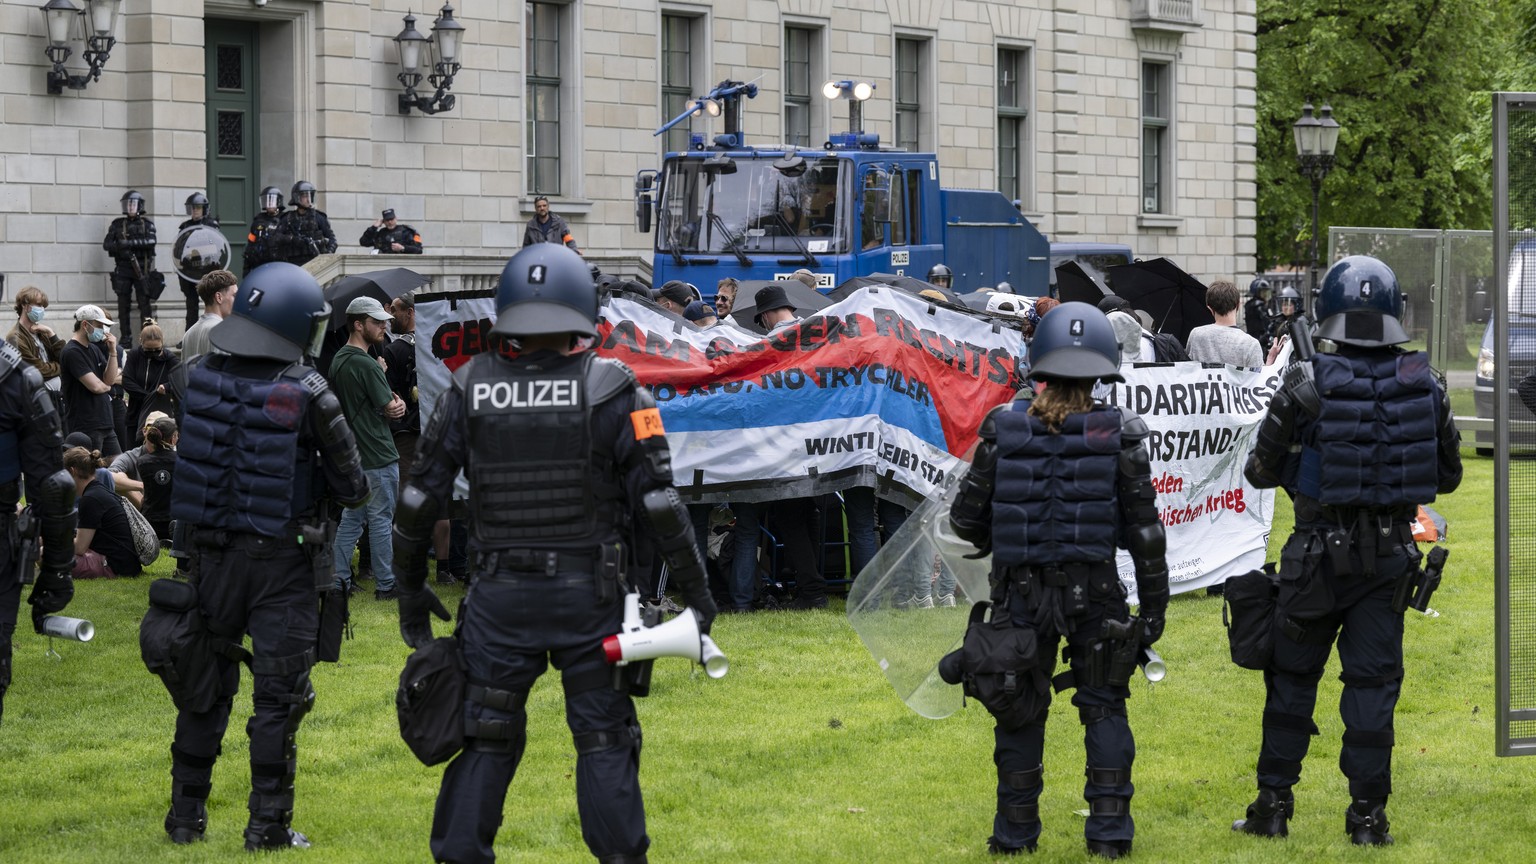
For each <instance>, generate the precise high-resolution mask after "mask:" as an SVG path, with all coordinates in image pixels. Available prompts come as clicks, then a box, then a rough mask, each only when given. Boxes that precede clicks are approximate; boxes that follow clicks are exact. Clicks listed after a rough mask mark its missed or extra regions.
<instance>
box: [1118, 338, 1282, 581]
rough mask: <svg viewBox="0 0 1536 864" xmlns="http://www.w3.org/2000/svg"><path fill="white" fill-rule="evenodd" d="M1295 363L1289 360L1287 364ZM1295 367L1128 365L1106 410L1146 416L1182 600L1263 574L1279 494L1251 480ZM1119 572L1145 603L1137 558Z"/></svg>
mask: <svg viewBox="0 0 1536 864" xmlns="http://www.w3.org/2000/svg"><path fill="white" fill-rule="evenodd" d="M1287 356H1288V355H1287ZM1286 359H1287V357H1282V358H1280V360H1279V361H1278V362H1277V363H1276V364H1275V365H1273V366H1268V367H1265V368H1263V369H1258V370H1248V369H1239V368H1237V367H1235V366H1224V365H1220V364H1205V363H1194V362H1189V363H1147V364H1142V363H1128V364H1126V365H1125V366H1123V367H1122V368H1121V372H1122V373H1123V374H1124V375H1125V381H1124V382H1123V383H1116V384H1113V385H1110V386H1109V388H1108V391H1107V392H1106V393H1105V401H1107V402H1109V403H1110V404H1112V405H1120V406H1123V407H1125V408H1129V409H1131V410H1132V411H1135V412H1136V413H1137V414H1139V415H1141V418H1142V419H1143V420H1145V421H1146V422H1147V426H1148V427H1150V428H1151V430H1152V434H1151V436H1150V437H1149V438H1148V439H1147V441H1146V446H1147V453H1148V455H1150V456H1151V458H1152V485H1153V487H1154V488H1156V489H1157V509H1158V515H1159V516H1160V517H1161V519H1162V522H1163V527H1164V528H1165V529H1166V531H1167V537H1168V578H1169V582H1170V584H1171V586H1172V589H1173V592H1174V593H1175V594H1178V593H1182V592H1185V591H1193V590H1196V589H1200V588H1204V587H1206V586H1207V585H1214V584H1216V583H1218V582H1221V581H1222V580H1224V579H1226V578H1227V577H1228V576H1236V575H1238V574H1240V573H1246V572H1248V571H1249V570H1254V569H1257V568H1258V567H1260V566H1261V565H1263V563H1264V554H1265V550H1266V548H1267V547H1268V544H1269V528H1270V521H1271V519H1272V518H1273V517H1274V510H1275V492H1274V490H1273V489H1264V490H1260V489H1256V488H1254V487H1253V486H1252V485H1251V484H1249V483H1248V481H1247V480H1246V479H1244V477H1243V463H1244V462H1245V461H1246V460H1247V458H1248V454H1249V452H1250V451H1252V450H1253V442H1254V438H1255V437H1256V436H1257V435H1258V431H1259V423H1260V422H1262V421H1263V419H1264V415H1265V413H1266V412H1267V411H1268V410H1269V400H1270V397H1272V396H1273V395H1274V393H1275V390H1276V388H1278V387H1279V386H1280V370H1281V369H1282V368H1283V366H1284V363H1285V362H1286ZM1117 563H1118V564H1119V568H1120V579H1121V581H1122V582H1124V583H1125V585H1126V587H1127V589H1128V590H1129V591H1130V593H1131V596H1132V597H1134V596H1135V595H1136V579H1135V572H1134V570H1133V569H1132V567H1131V557H1130V555H1129V554H1127V553H1124V552H1121V553H1120V555H1119V557H1118V560H1117Z"/></svg>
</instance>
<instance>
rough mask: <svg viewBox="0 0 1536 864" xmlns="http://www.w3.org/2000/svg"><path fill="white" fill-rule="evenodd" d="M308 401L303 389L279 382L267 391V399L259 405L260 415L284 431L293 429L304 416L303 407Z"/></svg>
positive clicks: (300, 386)
mask: <svg viewBox="0 0 1536 864" xmlns="http://www.w3.org/2000/svg"><path fill="white" fill-rule="evenodd" d="M308 401H309V393H308V392H307V390H306V388H305V387H303V386H302V385H299V384H292V383H289V382H288V381H279V382H277V383H276V384H274V385H272V389H271V390H269V391H267V398H266V400H265V401H263V402H262V404H261V413H262V416H264V417H266V418H267V419H268V420H271V421H272V422H273V423H276V424H277V425H278V426H281V427H282V428H284V429H295V428H298V425H299V420H300V419H302V418H303V416H304V405H305V403H307V402H308Z"/></svg>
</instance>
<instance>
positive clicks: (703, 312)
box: [683, 300, 720, 330]
mask: <svg viewBox="0 0 1536 864" xmlns="http://www.w3.org/2000/svg"><path fill="white" fill-rule="evenodd" d="M683 317H684V318H685V319H687V321H688V323H690V324H692V325H693V326H695V327H697V328H699V329H700V330H703V329H705V328H706V327H713V326H715V323H716V322H717V321H719V320H720V319H718V318H716V317H715V310H714V307H712V306H710V305H709V304H708V303H705V302H704V301H702V300H695V301H693V302H692V303H689V304H688V307H687V308H686V309H684V310H683Z"/></svg>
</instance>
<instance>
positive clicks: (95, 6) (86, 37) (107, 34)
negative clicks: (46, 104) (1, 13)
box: [42, 0, 123, 96]
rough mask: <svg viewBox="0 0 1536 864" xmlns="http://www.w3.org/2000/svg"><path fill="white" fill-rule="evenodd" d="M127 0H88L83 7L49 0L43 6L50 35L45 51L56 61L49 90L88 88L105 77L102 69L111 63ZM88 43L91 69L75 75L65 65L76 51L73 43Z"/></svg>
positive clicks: (87, 62)
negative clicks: (110, 58)
mask: <svg viewBox="0 0 1536 864" xmlns="http://www.w3.org/2000/svg"><path fill="white" fill-rule="evenodd" d="M122 4H123V0H85V8H84V9H81V8H79V7H78V6H76V5H75V4H73V3H71V2H69V0H48V2H47V3H45V4H44V5H43V7H42V12H43V32H44V33H46V34H47V36H48V47H47V48H44V49H43V53H45V54H47V55H48V59H49V60H50V61H51V62H52V63H53V68H52V69H50V70H48V92H49V93H51V94H53V95H55V96H57V95H59V94H61V93H63V92H64V88H66V87H67V88H69V89H70V90H84V89H85V86H86V85H87V84H89V83H90V82H92V81H100V80H101V68H102V67H103V66H105V65H107V56H108V55H109V54H111V53H112V46H114V45H116V44H117V38H116V37H115V36H113V35H112V34H114V33H116V32H117V12H118V9H119V8H120V7H121V6H122ZM72 42H79V43H80V44H82V45H84V46H85V54H84V57H85V62H86V65H87V66H89V67H90V70H89V71H88V72H86V73H85V74H83V75H72V74H70V72H69V70H68V69H65V68H64V62H65V61H66V60H68V59H69V56H70V55H71V54H73V53H74V52H73V50H71V48H70V43H72Z"/></svg>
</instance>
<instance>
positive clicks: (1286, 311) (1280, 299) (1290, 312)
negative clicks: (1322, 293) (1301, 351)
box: [1269, 285, 1309, 347]
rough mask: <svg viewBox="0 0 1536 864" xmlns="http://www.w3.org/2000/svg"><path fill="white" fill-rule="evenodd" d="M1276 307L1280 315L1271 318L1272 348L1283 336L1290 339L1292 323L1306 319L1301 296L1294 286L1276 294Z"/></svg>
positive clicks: (1270, 334)
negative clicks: (1302, 318)
mask: <svg viewBox="0 0 1536 864" xmlns="http://www.w3.org/2000/svg"><path fill="white" fill-rule="evenodd" d="M1275 306H1276V307H1277V310H1276V311H1277V312H1278V313H1279V314H1277V315H1273V316H1271V317H1270V322H1269V338H1270V346H1271V347H1273V345H1274V342H1275V340H1277V339H1279V338H1280V337H1281V336H1284V337H1286V338H1287V339H1289V338H1290V328H1291V322H1292V321H1294V320H1296V319H1297V318H1298V317H1304V315H1303V313H1302V311H1301V294H1300V293H1298V292H1297V291H1296V289H1295V287H1294V286H1291V285H1287V286H1285V287H1284V288H1281V289H1280V291H1279V292H1278V293H1276V294H1275ZM1308 326H1309V325H1308Z"/></svg>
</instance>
